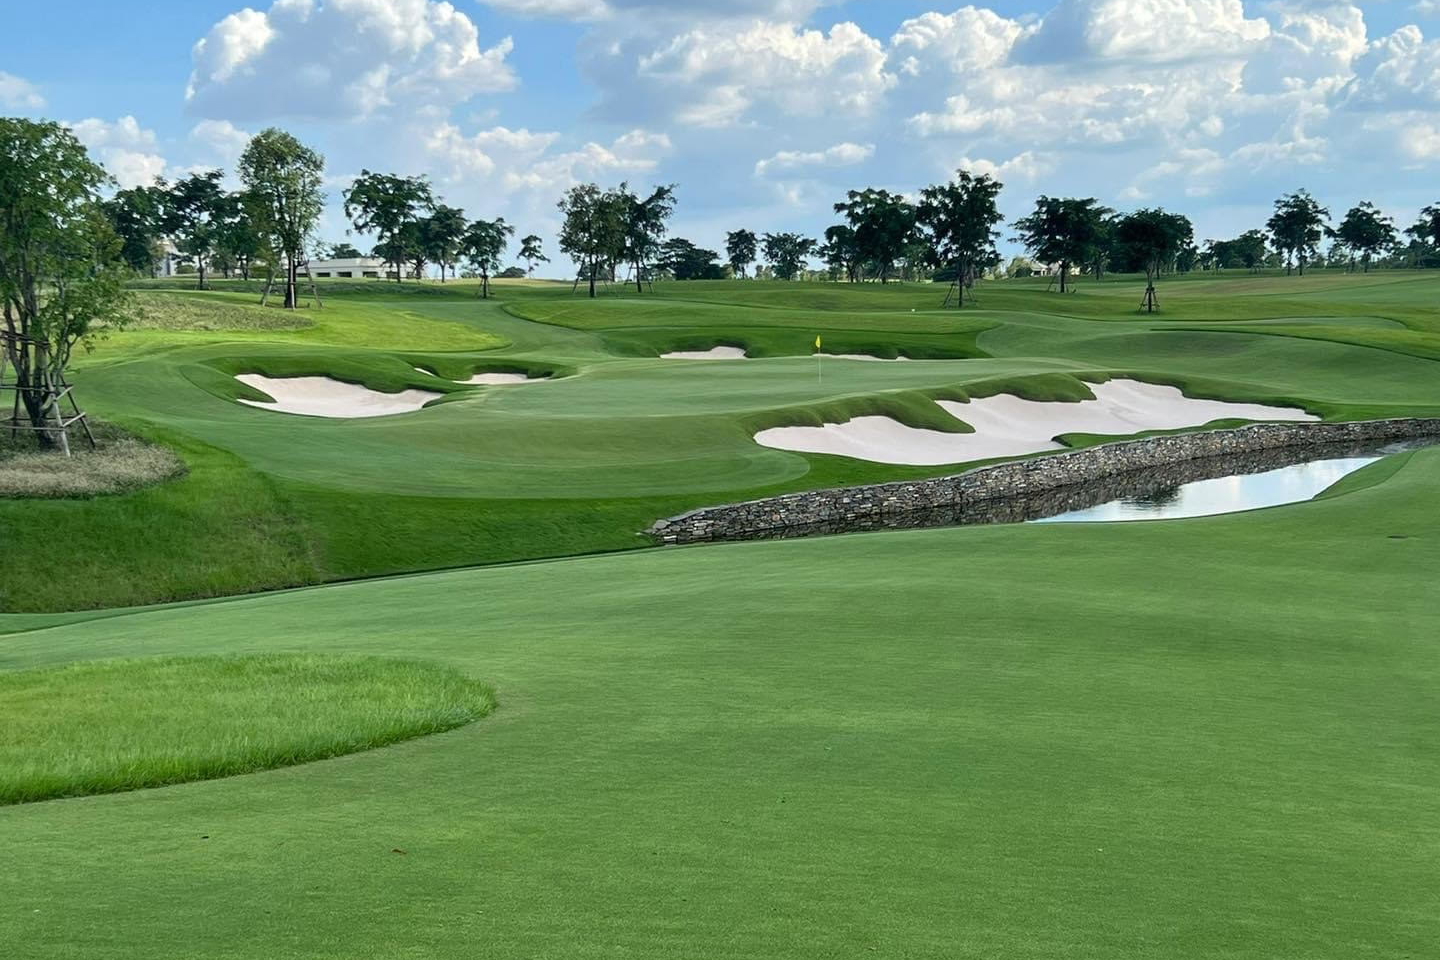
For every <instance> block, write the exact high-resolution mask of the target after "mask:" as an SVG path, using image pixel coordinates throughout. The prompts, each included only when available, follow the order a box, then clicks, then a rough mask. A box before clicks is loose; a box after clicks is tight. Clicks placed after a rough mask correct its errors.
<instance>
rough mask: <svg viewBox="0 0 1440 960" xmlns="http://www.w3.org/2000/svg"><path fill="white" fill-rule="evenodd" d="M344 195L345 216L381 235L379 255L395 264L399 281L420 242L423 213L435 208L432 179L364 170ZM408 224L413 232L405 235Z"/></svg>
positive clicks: (357, 225)
mask: <svg viewBox="0 0 1440 960" xmlns="http://www.w3.org/2000/svg"><path fill="white" fill-rule="evenodd" d="M344 196H345V216H347V217H349V218H350V222H351V223H352V224H353V225H354V226H355V229H356V230H359V231H360V232H361V233H373V234H375V235H376V237H378V238H379V242H378V243H376V245H375V250H376V256H380V257H384V258H385V260H386V261H387V262H388V263H391V264H394V266H395V281H396V282H397V283H399V282H400V280H401V277H402V275H403V274H404V272H405V271H404V265H405V263H406V262H407V261H408V260H410V259H411V255H412V254H413V252H414V250H415V249H416V247H417V246H418V245H419V236H418V229H417V227H416V224H417V223H418V222H419V219H420V214H421V213H422V212H426V213H428V212H430V211H432V210H434V209H435V196H434V194H433V193H432V192H431V190H430V181H429V180H427V179H426V178H425V177H398V176H395V175H394V174H389V173H371V172H370V171H369V170H361V171H360V176H358V177H356V178H355V182H354V183H352V184H350V188H349V189H348V190H346V191H345V194H344ZM407 228H408V230H409V235H406V236H402V234H404V233H405V232H406V230H407ZM382 250H383V251H384V252H383V253H381V252H380V251H382Z"/></svg>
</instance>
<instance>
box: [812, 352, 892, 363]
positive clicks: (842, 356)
mask: <svg viewBox="0 0 1440 960" xmlns="http://www.w3.org/2000/svg"><path fill="white" fill-rule="evenodd" d="M820 356H822V357H824V358H825V359H826V360H869V361H872V362H877V363H908V362H909V360H910V358H909V357H877V356H875V355H874V354H870V353H822V354H820Z"/></svg>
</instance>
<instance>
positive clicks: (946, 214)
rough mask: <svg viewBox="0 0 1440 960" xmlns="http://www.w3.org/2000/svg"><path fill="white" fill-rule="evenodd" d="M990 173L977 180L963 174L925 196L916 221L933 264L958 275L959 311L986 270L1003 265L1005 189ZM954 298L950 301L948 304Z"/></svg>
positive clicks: (921, 194)
mask: <svg viewBox="0 0 1440 960" xmlns="http://www.w3.org/2000/svg"><path fill="white" fill-rule="evenodd" d="M1003 186H1004V185H1003V184H1002V183H1000V181H998V180H995V179H993V178H992V177H990V175H989V174H981V175H980V176H978V177H977V176H973V175H972V174H970V173H969V172H968V171H966V170H961V171H958V172H957V173H956V175H955V179H954V180H951V181H950V182H949V183H943V184H938V185H932V186H929V187H926V188H925V189H924V190H921V191H920V205H919V207H918V208H917V209H916V220H917V222H918V223H919V225H920V228H921V230H922V231H923V232H924V235H925V239H926V244H927V246H928V248H929V251H930V256H931V258H932V262H933V264H934V265H935V266H936V267H939V268H949V269H951V270H954V271H955V290H956V292H957V293H958V294H959V296H957V297H956V300H955V304H956V306H963V305H964V301H965V293H964V291H965V290H967V289H970V288H972V287H973V286H974V284H975V280H976V278H977V277H978V276H980V274H982V273H983V272H984V271H985V270H987V269H989V268H991V267H993V266H996V265H997V264H999V262H1000V252H999V251H998V250H997V249H996V248H995V244H996V243H997V242H998V241H999V240H1000V231H998V230H997V229H995V228H996V227H997V226H999V224H1000V223H1001V221H1002V220H1003V219H1004V218H1003V217H1001V215H1000V210H999V208H998V207H997V206H996V201H997V200H998V198H999V196H1000V191H1001V189H1002V188H1003ZM949 301H950V296H949V294H947V295H946V297H945V302H946V303H949Z"/></svg>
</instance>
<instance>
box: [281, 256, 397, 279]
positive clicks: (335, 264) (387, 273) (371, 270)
mask: <svg viewBox="0 0 1440 960" xmlns="http://www.w3.org/2000/svg"><path fill="white" fill-rule="evenodd" d="M300 269H301V272H304V271H307V270H308V271H309V273H310V276H312V277H315V278H317V279H328V278H331V277H340V278H344V279H350V278H354V277H374V278H377V279H378V278H380V277H391V276H394V271H392V270H391V269H390V265H389V264H388V263H386V262H385V261H384V260H381V259H380V258H378V257H348V258H345V259H341V260H311V261H310V262H309V263H307V264H303V265H302V266H301V267H300Z"/></svg>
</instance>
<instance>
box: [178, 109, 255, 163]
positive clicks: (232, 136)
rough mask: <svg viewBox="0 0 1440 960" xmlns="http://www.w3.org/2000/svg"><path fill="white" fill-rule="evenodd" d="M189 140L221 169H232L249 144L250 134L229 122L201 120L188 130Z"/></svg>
mask: <svg viewBox="0 0 1440 960" xmlns="http://www.w3.org/2000/svg"><path fill="white" fill-rule="evenodd" d="M190 140H191V141H192V142H194V143H196V144H198V145H199V146H200V147H201V149H202V150H204V151H205V153H206V154H207V155H208V157H209V158H210V159H213V160H214V161H215V163H216V164H217V165H219V166H222V167H232V166H234V165H235V163H236V161H238V160H239V159H240V154H242V153H244V152H245V147H246V146H247V145H248V144H249V143H250V134H249V133H248V132H246V131H244V130H241V129H240V128H239V127H237V126H235V124H233V123H231V122H230V121H229V120H201V121H200V122H199V123H197V124H195V126H194V127H193V128H192V129H191V130H190Z"/></svg>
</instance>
